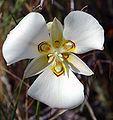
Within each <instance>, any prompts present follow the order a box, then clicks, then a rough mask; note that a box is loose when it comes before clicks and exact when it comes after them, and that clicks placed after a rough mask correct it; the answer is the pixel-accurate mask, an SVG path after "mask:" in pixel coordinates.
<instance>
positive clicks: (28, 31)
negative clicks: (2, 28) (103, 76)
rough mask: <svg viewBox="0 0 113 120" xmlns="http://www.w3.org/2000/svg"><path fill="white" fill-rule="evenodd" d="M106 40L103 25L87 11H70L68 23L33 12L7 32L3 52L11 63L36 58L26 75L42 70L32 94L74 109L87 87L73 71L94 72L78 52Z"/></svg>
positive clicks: (37, 98)
mask: <svg viewBox="0 0 113 120" xmlns="http://www.w3.org/2000/svg"><path fill="white" fill-rule="evenodd" d="M103 43H104V30H103V28H102V26H101V25H100V24H99V23H98V21H97V20H96V19H95V18H94V17H93V16H91V15H89V14H87V13H85V12H82V11H72V12H70V13H69V14H68V15H67V16H66V18H65V19H64V27H63V26H62V24H61V22H60V21H59V20H58V19H57V18H54V20H53V22H49V23H48V24H47V25H46V22H45V19H44V17H43V16H42V15H41V14H39V13H35V12H31V13H29V14H28V15H27V16H25V17H24V18H23V19H22V20H21V21H20V23H19V24H18V25H17V26H16V27H15V28H14V29H13V30H12V31H11V32H10V33H9V35H8V36H7V39H6V41H5V42H4V45H3V56H4V58H5V60H6V62H7V64H8V65H10V64H12V63H15V62H17V61H19V60H23V59H32V58H34V59H33V60H32V61H31V63H30V64H29V65H28V66H27V68H26V70H25V72H24V77H25V78H28V77H31V76H34V75H37V74H39V73H41V74H40V75H39V77H38V78H37V79H36V80H35V81H34V83H33V84H32V85H31V87H30V88H29V90H28V95H29V96H31V97H32V98H34V99H36V100H39V101H41V102H43V103H45V104H47V105H49V106H50V107H52V108H68V109H71V108H74V107H77V106H78V105H80V104H81V103H82V102H83V101H84V87H83V85H82V83H81V82H80V81H79V80H78V79H77V77H76V76H75V75H74V73H73V72H75V73H79V74H83V75H86V76H90V75H92V74H93V72H92V70H91V69H90V68H89V67H88V66H87V65H86V64H85V63H84V62H83V61H82V60H81V59H80V58H78V57H77V56H76V55H75V53H76V54H81V53H85V52H88V51H91V50H93V49H98V50H103ZM72 71H73V72H72Z"/></svg>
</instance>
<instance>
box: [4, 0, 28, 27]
mask: <svg viewBox="0 0 113 120" xmlns="http://www.w3.org/2000/svg"><path fill="white" fill-rule="evenodd" d="M25 1H26V0H22V2H19V3H18V6H17V5H15V8H14V9H13V11H12V12H11V14H15V13H16V12H17V11H18V10H19V8H21V7H22V5H23V4H24V2H25ZM11 14H10V15H9V16H8V17H7V18H5V19H4V22H3V26H4V25H6V24H7V22H8V21H9V20H10V19H11V18H12V15H11Z"/></svg>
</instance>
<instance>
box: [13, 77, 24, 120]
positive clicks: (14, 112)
mask: <svg viewBox="0 0 113 120" xmlns="http://www.w3.org/2000/svg"><path fill="white" fill-rule="evenodd" d="M23 83H24V78H23V79H22V81H21V83H20V87H19V92H18V95H17V99H16V104H15V107H14V110H13V114H12V117H11V120H14V118H15V115H16V109H17V106H18V101H19V96H20V92H21V89H22V86H23Z"/></svg>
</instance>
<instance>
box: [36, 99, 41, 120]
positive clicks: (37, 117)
mask: <svg viewBox="0 0 113 120" xmlns="http://www.w3.org/2000/svg"><path fill="white" fill-rule="evenodd" d="M39 106H40V102H39V101H37V107H36V117H35V120H39Z"/></svg>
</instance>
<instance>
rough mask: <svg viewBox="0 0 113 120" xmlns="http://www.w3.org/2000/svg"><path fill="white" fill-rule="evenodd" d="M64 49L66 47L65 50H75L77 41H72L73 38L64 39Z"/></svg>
mask: <svg viewBox="0 0 113 120" xmlns="http://www.w3.org/2000/svg"><path fill="white" fill-rule="evenodd" d="M62 49H64V50H65V51H71V52H73V51H74V50H75V43H74V42H72V41H71V40H64V43H63V45H62Z"/></svg>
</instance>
